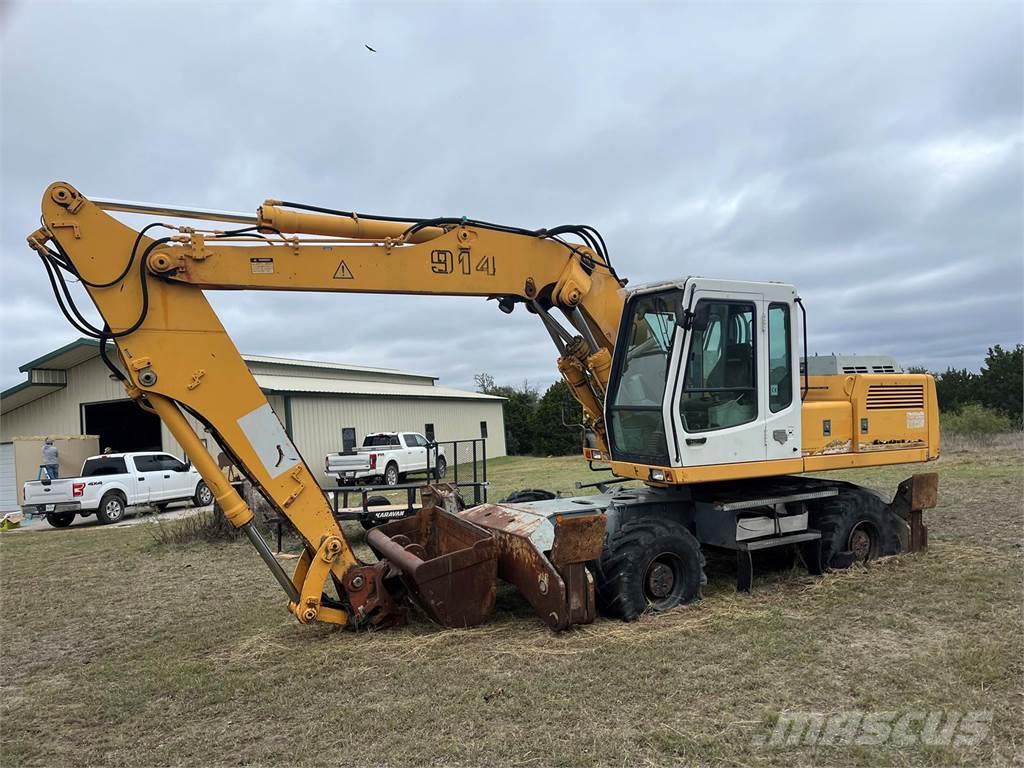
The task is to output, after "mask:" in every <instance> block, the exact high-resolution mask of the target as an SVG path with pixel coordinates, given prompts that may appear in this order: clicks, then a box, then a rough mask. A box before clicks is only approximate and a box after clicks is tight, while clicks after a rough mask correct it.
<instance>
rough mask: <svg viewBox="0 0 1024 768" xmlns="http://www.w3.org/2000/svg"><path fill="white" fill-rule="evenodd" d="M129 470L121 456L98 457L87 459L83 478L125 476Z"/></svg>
mask: <svg viewBox="0 0 1024 768" xmlns="http://www.w3.org/2000/svg"><path fill="white" fill-rule="evenodd" d="M127 472H128V468H127V467H126V466H125V463H124V458H123V457H121V456H98V457H96V458H95V459H86V460H85V466H83V467H82V477H99V476H100V475H124V474H127Z"/></svg>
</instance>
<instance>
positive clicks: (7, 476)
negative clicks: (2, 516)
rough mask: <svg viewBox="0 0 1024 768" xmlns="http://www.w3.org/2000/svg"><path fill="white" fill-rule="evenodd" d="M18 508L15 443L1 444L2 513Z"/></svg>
mask: <svg viewBox="0 0 1024 768" xmlns="http://www.w3.org/2000/svg"><path fill="white" fill-rule="evenodd" d="M17 508H18V486H17V484H16V483H15V481H14V443H0V512H13V511H14V510H16V509H17Z"/></svg>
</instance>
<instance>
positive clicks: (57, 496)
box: [25, 479, 81, 507]
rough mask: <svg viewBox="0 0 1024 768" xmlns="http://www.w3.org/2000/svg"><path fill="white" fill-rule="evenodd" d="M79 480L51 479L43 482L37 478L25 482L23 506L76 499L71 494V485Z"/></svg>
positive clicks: (61, 502) (59, 502) (60, 502)
mask: <svg viewBox="0 0 1024 768" xmlns="http://www.w3.org/2000/svg"><path fill="white" fill-rule="evenodd" d="M75 482H81V480H76V479H68V480H51V481H50V482H49V483H47V484H43V483H42V482H40V481H38V480H32V481H30V482H27V483H25V506H26V507H28V506H35V505H38V504H63V503H66V502H69V501H78V499H76V498H75V497H74V495H73V489H72V485H73V484H74V483H75Z"/></svg>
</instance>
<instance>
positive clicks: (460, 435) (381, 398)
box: [0, 339, 505, 510]
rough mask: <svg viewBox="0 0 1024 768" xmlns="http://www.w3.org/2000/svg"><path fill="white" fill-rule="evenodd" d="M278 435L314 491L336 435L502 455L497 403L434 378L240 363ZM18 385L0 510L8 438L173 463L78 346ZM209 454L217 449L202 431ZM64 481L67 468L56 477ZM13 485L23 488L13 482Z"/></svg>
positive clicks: (0, 446) (95, 358)
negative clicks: (92, 439)
mask: <svg viewBox="0 0 1024 768" xmlns="http://www.w3.org/2000/svg"><path fill="white" fill-rule="evenodd" d="M243 357H244V358H245V361H246V363H247V364H248V366H249V370H250V371H252V373H253V375H254V376H255V378H256V381H257V382H258V383H259V385H260V387H261V388H262V390H263V391H264V393H265V394H266V395H267V399H268V400H269V401H270V405H271V407H272V408H273V409H274V411H275V412H276V413H277V416H278V418H279V419H280V420H281V423H282V424H284V426H285V430H286V431H287V432H288V434H289V435H290V436H291V438H292V441H293V442H294V443H295V445H296V447H297V448H298V449H299V452H300V453H301V454H302V456H303V458H304V459H305V460H306V463H307V464H309V466H310V467H311V468H312V470H313V471H314V473H318V478H319V480H320V481H321V482H322V483H326V482H327V480H328V479H327V478H326V477H324V475H323V467H324V456H325V455H326V454H328V453H331V452H333V451H339V450H341V430H342V428H343V427H354V428H355V430H356V436H357V439H358V440H359V441H360V442H361V441H362V437H363V435H365V434H366V433H368V432H379V431H392V430H394V431H410V432H412V431H415V432H421V433H427V432H429V431H433V433H434V439H436V440H438V441H439V442H446V441H449V440H466V439H470V438H479V437H486V438H487V456H488V458H493V457H497V456H504V455H505V426H504V419H503V414H502V404H503V400H502V398H499V397H494V396H491V395H484V394H480V393H479V392H467V391H464V390H459V389H451V388H449V387H439V386H437V385H436V381H437V379H436V377H434V376H427V375H422V374H416V373H410V372H408V371H399V370H391V369H384V368H368V367H363V366H355V365H343V364H339V363H323V362H313V361H309V360H291V359H285V358H277V357H260V356H254V355H243ZM20 370H21V371H22V372H24V373H26V374H27V379H26V381H24V382H23V383H21V384H18V385H16V386H14V387H11V388H10V389H8V390H6V391H4V392H3V393H0V510H8V509H12V508H17V500H16V487H17V486H16V484H15V476H14V475H15V470H14V466H15V462H14V444H13V441H14V440H15V438H19V437H35V436H43V435H97V436H99V445H100V446H101V448H102V447H107V446H109V447H111V448H112V449H114V450H116V451H131V450H164V451H168V452H170V453H174V454H176V455H179V456H180V455H181V454H182V450H181V447H180V446H179V445H178V444H177V442H176V441H175V440H174V438H173V437H171V435H170V433H169V432H168V431H167V429H166V427H164V426H163V424H162V423H161V422H160V420H159V419H158V418H157V417H156V416H155V415H153V414H149V413H146V412H145V411H143V410H142V409H140V408H139V407H138V406H136V405H135V404H134V403H133V402H132V401H131V400H129V399H127V398H126V397H125V393H124V389H123V387H122V386H121V384H120V383H119V382H117V381H114V380H112V379H111V378H110V371H109V370H108V369H107V368H106V366H105V365H104V364H103V361H102V360H101V359H100V357H99V344H98V342H95V341H91V340H88V339H79V340H78V341H75V342H72V343H71V344H68V345H67V346H65V347H61V348H60V349H57V350H54V351H53V352H50V353H48V354H46V355H43V356H42V357H39V358H37V359H36V360H33V361H31V362H29V363H26V364H25V365H23V366H21V368H20ZM189 420H190V421H191V422H192V424H193V426H194V427H196V431H197V433H198V434H199V435H200V437H203V438H205V439H206V440H207V444H208V448H209V449H210V452H211V453H213V454H214V455H216V454H217V453H219V450H220V449H219V447H218V446H217V445H216V444H215V443H214V441H213V439H212V437H211V436H209V435H207V434H206V433H205V431H204V429H203V427H202V426H200V425H197V424H196V422H195V421H194V420H192V419H191V417H189ZM61 471H62V472H65V473H66V472H67V471H68V469H67V468H62V470H61ZM18 479H19V480H21V481H23V480H26V479H33V478H18Z"/></svg>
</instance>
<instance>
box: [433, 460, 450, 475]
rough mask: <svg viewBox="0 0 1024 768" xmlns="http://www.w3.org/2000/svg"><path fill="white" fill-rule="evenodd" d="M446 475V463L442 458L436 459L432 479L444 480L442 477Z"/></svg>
mask: <svg viewBox="0 0 1024 768" xmlns="http://www.w3.org/2000/svg"><path fill="white" fill-rule="evenodd" d="M447 474H448V462H447V461H445V458H444V456H440V457H438V459H437V464H435V465H434V479H435V480H444V476H445V475H447Z"/></svg>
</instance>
